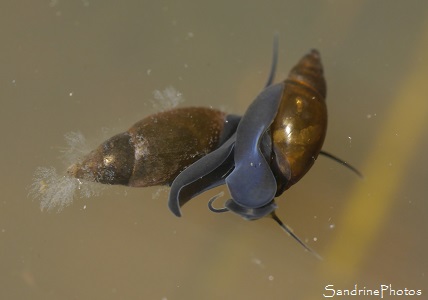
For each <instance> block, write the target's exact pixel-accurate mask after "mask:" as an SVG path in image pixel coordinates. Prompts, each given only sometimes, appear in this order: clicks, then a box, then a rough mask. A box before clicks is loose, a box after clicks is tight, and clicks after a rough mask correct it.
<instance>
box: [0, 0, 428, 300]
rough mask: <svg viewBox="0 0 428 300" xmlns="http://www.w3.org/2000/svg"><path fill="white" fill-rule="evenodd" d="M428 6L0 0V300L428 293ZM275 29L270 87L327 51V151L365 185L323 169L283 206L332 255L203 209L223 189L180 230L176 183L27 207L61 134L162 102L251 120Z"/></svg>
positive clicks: (196, 205) (52, 162) (54, 158)
mask: <svg viewBox="0 0 428 300" xmlns="http://www.w3.org/2000/svg"><path fill="white" fill-rule="evenodd" d="M427 12H428V3H427V2H425V1H399V2H394V3H393V2H392V1H376V2H374V1H314V3H312V4H309V3H308V2H305V3H304V2H302V1H293V2H290V1H283V0H281V1H270V2H264V3H262V2H257V1H251V2H248V1H245V2H244V1H241V2H240V3H239V2H235V3H231V2H230V1H211V2H209V3H204V4H202V3H201V2H200V1H186V2H185V3H179V2H177V1H132V0H130V1H121V2H120V3H119V2H118V1H91V0H82V1H61V0H57V1H54V0H52V1H23V2H19V3H18V2H15V1H3V2H2V3H1V4H0V32H1V35H0V36H1V38H2V41H1V44H2V46H1V49H2V50H1V51H0V53H1V55H0V66H1V70H0V80H1V83H0V84H1V88H0V99H1V103H2V109H1V112H0V114H1V118H0V120H1V125H2V126H1V127H0V128H1V137H2V150H1V154H0V157H1V169H2V172H1V183H2V192H3V193H2V197H1V202H0V298H1V299H168V300H171V299H219V298H221V299H261V298H265V299H323V293H324V294H327V295H330V294H331V291H326V290H325V286H326V285H334V287H335V288H338V289H353V288H354V285H355V284H358V287H359V288H361V289H363V288H364V287H366V289H380V286H381V284H384V285H389V284H391V285H392V288H393V289H396V290H404V289H405V288H407V289H414V290H422V293H423V294H422V296H420V297H416V296H414V297H410V299H412V298H417V299H424V298H426V297H427V296H426V295H427V294H428V289H427V288H426V287H427V286H428V279H427V278H428V259H427V255H426V253H428V239H427V228H428V218H427V213H428V201H427V196H426V193H427V188H426V178H427V177H428V168H427V167H428V163H427V159H426V153H427V152H428V138H427V136H428V135H427V130H426V128H428V124H427V123H428V122H427V120H428V101H427V100H428V99H427V98H428V96H427V95H428V84H427V83H426V81H427V78H428V55H427V53H428V39H427V37H428V32H427V30H428V13H427ZM275 31H279V32H280V61H279V66H278V69H279V73H278V75H277V81H279V80H280V79H282V78H284V77H285V76H286V74H287V73H288V71H289V69H290V67H291V66H292V65H294V64H295V62H296V61H297V60H298V59H299V58H300V57H301V56H302V55H303V54H304V53H305V52H307V51H308V50H309V49H310V48H317V49H319V50H320V52H321V55H322V59H323V63H324V67H325V72H326V77H327V83H328V106H329V131H328V134H327V139H326V142H325V147H324V149H325V150H328V151H331V152H333V153H335V154H336V155H338V156H340V157H342V158H345V159H346V160H348V161H349V162H351V163H353V164H354V165H356V166H358V167H359V168H360V169H361V171H362V172H363V173H364V174H365V179H364V180H359V179H358V178H357V177H356V176H354V175H353V174H352V173H350V172H349V171H347V170H346V169H344V168H343V167H341V166H340V165H338V164H336V163H334V162H332V161H330V160H327V159H325V158H322V157H321V158H320V159H319V160H318V161H317V163H316V165H315V166H314V168H313V169H312V170H311V171H310V172H309V174H308V175H307V176H306V177H305V178H304V179H303V180H302V181H301V182H300V183H299V184H297V185H296V186H295V187H293V188H292V189H291V190H290V191H288V192H287V193H285V194H284V195H283V196H282V197H281V200H280V201H279V205H280V209H279V210H278V214H279V215H280V216H281V217H282V218H283V219H284V221H285V222H286V223H287V224H288V225H289V226H291V227H292V228H293V229H294V230H295V233H296V234H298V235H299V236H300V237H301V238H303V239H305V240H306V241H307V243H308V245H309V246H310V247H312V248H314V249H315V250H316V251H317V252H318V253H320V254H321V255H322V256H323V257H324V260H323V261H321V262H320V261H318V260H317V259H315V258H314V257H313V256H311V255H310V254H308V253H307V252H305V251H303V250H302V248H301V247H300V246H299V245H298V244H297V243H296V242H295V241H294V240H292V239H291V238H290V237H288V236H287V235H285V234H284V233H283V232H282V231H281V230H280V229H279V228H278V226H277V225H276V224H274V223H273V222H272V221H270V220H268V219H266V220H260V221H256V222H246V221H244V220H241V219H240V218H238V217H236V216H234V215H232V214H219V215H217V214H213V213H211V212H209V211H208V209H207V207H206V200H207V199H209V198H210V197H211V196H212V195H214V194H216V193H218V192H219V191H221V190H223V189H222V188H219V189H216V190H215V191H212V192H210V193H207V194H206V195H203V196H200V197H199V198H198V199H199V201H198V199H195V200H193V201H192V202H190V203H189V204H188V205H186V207H185V208H184V209H183V217H182V218H180V219H179V218H176V217H175V216H173V215H172V214H171V213H170V212H169V211H168V209H167V205H166V202H167V195H168V190H167V189H162V190H159V189H158V188H146V189H131V188H124V187H109V188H108V189H106V190H105V191H104V192H103V195H102V196H100V197H93V198H89V199H86V198H83V199H76V200H75V201H74V202H73V203H72V205H71V206H69V207H67V208H65V209H64V210H63V211H62V212H61V213H55V212H41V211H40V203H38V202H37V201H32V200H31V199H30V198H28V197H27V193H28V189H27V187H28V186H29V185H30V184H31V182H32V176H33V173H34V171H35V169H36V168H37V167H39V166H53V167H55V168H56V169H57V170H58V171H63V170H64V169H65V167H66V164H65V163H64V160H65V159H61V158H60V157H59V156H60V150H61V147H65V146H66V143H65V141H64V135H65V134H66V133H68V132H70V131H80V132H82V133H83V134H84V135H85V136H86V138H87V140H88V143H90V144H93V145H96V144H97V143H99V142H100V141H101V140H102V139H103V133H102V132H103V128H108V130H107V131H108V132H109V133H108V134H107V135H113V134H115V133H118V132H120V131H123V130H125V129H127V128H128V127H129V126H130V125H132V124H133V123H134V122H136V121H138V120H139V119H141V118H143V117H144V116H147V115H148V114H150V113H153V112H154V111H156V109H155V108H153V104H152V102H151V99H154V97H153V94H152V93H153V91H154V90H162V89H164V88H165V87H168V86H174V87H175V88H176V89H178V90H179V91H181V92H182V93H183V95H184V97H185V99H186V101H185V103H183V104H181V105H182V106H184V105H186V106H192V105H193V106H194V105H205V106H209V105H211V106H214V107H216V108H223V109H225V110H226V111H228V112H233V113H242V112H243V111H244V110H245V108H246V107H247V106H248V104H249V103H251V101H252V100H253V98H254V97H255V96H256V95H257V94H258V92H259V91H260V89H261V88H262V86H263V84H264V83H265V80H266V77H267V73H268V70H269V67H270V58H271V47H272V37H273V33H274V32H275ZM387 293H389V291H387ZM388 295H389V294H388ZM336 298H337V297H336ZM354 298H355V297H354ZM367 298H369V297H367ZM396 298H398V297H394V299H396ZM359 299H364V297H362V296H360V298H359Z"/></svg>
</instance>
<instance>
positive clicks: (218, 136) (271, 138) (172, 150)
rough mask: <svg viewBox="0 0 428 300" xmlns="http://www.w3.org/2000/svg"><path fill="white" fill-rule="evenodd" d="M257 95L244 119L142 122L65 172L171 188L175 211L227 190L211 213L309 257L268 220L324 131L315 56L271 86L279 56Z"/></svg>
mask: <svg viewBox="0 0 428 300" xmlns="http://www.w3.org/2000/svg"><path fill="white" fill-rule="evenodd" d="M273 53H274V54H273V62H272V67H271V71H270V75H269V79H268V81H267V83H266V87H265V88H264V90H263V91H262V92H261V93H260V94H259V95H258V96H257V97H256V99H255V100H254V101H253V102H252V104H251V105H250V106H249V108H248V109H247V111H246V112H245V114H244V115H243V116H242V117H241V116H237V115H227V114H225V113H224V112H221V111H218V110H215V109H209V108H203V107H189V108H176V109H172V110H169V111H165V112H160V113H157V114H154V115H151V116H148V117H146V118H145V119H143V120H141V121H140V122H138V123H136V124H134V125H133V126H132V127H131V128H130V129H129V130H128V131H126V132H124V133H121V134H118V135H116V136H114V137H112V138H110V139H109V140H107V141H105V142H104V143H103V144H101V145H100V146H99V147H98V148H97V149H95V150H94V151H92V152H91V153H89V154H88V155H87V156H86V157H84V158H83V159H82V161H80V162H79V163H76V164H74V165H72V166H70V167H69V169H68V173H69V174H70V175H71V176H73V177H76V178H79V179H86V180H91V181H96V182H100V183H106V184H122V185H127V186H132V187H146V186H154V185H169V186H171V190H170V194H169V201H168V206H169V208H170V210H171V211H172V212H173V213H174V214H175V215H176V216H181V211H180V208H181V207H182V206H183V205H184V204H185V203H187V202H188V201H189V200H191V199H192V198H194V197H195V196H197V195H199V194H201V193H203V192H205V191H207V190H209V189H212V188H214V187H217V186H220V185H223V184H226V185H227V187H228V189H229V192H230V195H231V199H229V200H227V201H226V202H225V207H224V208H222V209H216V208H214V207H213V205H212V203H213V202H214V201H215V200H216V199H217V196H216V197H214V198H212V199H211V200H210V201H209V202H208V207H209V209H210V210H211V211H213V212H225V211H231V212H234V213H236V214H238V215H240V216H241V217H243V218H245V219H247V220H255V219H259V218H262V217H265V216H269V217H271V218H272V219H274V220H275V221H276V222H277V223H278V224H279V225H280V226H281V228H283V229H284V230H285V231H286V232H288V233H289V234H290V235H292V236H293V237H294V238H295V239H296V240H297V241H298V242H299V243H300V244H301V245H303V247H305V248H306V249H307V250H309V251H311V252H312V250H310V249H309V248H308V247H307V246H306V245H305V244H304V243H303V242H302V241H301V240H300V239H299V238H298V237H297V236H296V235H294V234H293V233H292V232H291V230H290V229H289V228H288V227H286V225H285V224H283V222H282V221H281V220H280V219H279V218H278V217H277V215H276V214H275V209H276V208H277V206H276V204H275V201H274V199H275V197H278V196H280V195H281V194H282V193H283V192H284V191H285V190H287V189H288V188H290V187H291V186H292V185H294V184H295V183H297V182H298V181H299V180H300V179H301V178H302V177H303V176H304V175H305V174H306V173H307V172H308V171H309V169H310V168H311V167H312V165H313V164H314V162H315V160H316V158H317V157H318V155H319V154H322V155H325V156H327V157H329V158H332V159H333V160H335V161H337V162H339V163H342V164H343V165H345V166H346V167H348V168H349V169H351V170H352V171H353V172H355V173H356V174H358V175H359V176H361V174H360V173H359V172H358V171H357V170H356V169H355V168H354V167H352V166H351V165H349V164H347V163H346V162H344V161H343V160H341V159H339V158H337V157H335V156H334V155H332V154H330V153H327V152H324V151H322V150H321V148H322V145H323V142H324V138H325V135H326V130H327V108H326V103H325V98H326V82H325V79H324V76H323V67H322V64H321V60H320V55H319V53H318V51H316V50H312V51H310V52H309V53H308V54H306V55H305V56H304V57H303V58H302V59H301V60H300V61H299V62H298V63H297V65H296V66H295V67H294V68H293V69H292V70H291V72H290V73H289V75H288V78H287V79H286V80H284V81H282V82H280V83H277V84H272V82H273V79H274V76H275V69H276V64H277V57H278V39H277V38H275V42H274V51H273Z"/></svg>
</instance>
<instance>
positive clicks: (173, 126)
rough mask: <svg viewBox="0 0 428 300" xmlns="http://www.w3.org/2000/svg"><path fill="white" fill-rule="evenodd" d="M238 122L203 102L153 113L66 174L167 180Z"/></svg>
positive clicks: (132, 182)
mask: <svg viewBox="0 0 428 300" xmlns="http://www.w3.org/2000/svg"><path fill="white" fill-rule="evenodd" d="M232 121H233V120H232ZM236 125H237V124H236V122H235V123H234V122H228V117H227V116H226V114H225V113H224V112H221V111H219V110H215V109H210V108H203V107H189V108H177V109H172V110H169V111H165V112H160V113H157V114H153V115H150V116H148V117H146V118H144V119H142V120H141V121H139V122H137V123H135V124H134V125H133V126H132V127H131V128H129V130H127V131H126V132H123V133H120V134H117V135H115V136H113V137H112V138H110V139H108V140H107V141H105V142H104V143H102V144H101V145H100V146H99V147H98V148H96V149H95V150H93V151H92V152H91V153H89V154H88V155H87V156H86V157H84V158H83V159H82V161H80V162H78V163H76V164H74V165H72V166H70V167H69V169H68V174H69V175H71V176H73V177H76V178H80V179H85V180H91V181H96V182H100V183H105V184H121V185H127V186H132V187H146V186H155V185H169V184H170V183H171V182H172V181H173V180H174V179H175V178H176V177H177V175H178V174H179V173H180V172H181V171H182V170H183V169H184V168H186V167H187V166H189V165H191V164H192V163H193V162H195V161H197V160H198V159H199V158H201V157H202V156H204V155H206V154H207V153H209V152H211V151H213V150H214V149H215V148H216V147H217V146H218V144H219V142H220V141H221V140H224V139H227V138H228V137H229V136H230V134H231V132H233V131H234V130H235V127H236Z"/></svg>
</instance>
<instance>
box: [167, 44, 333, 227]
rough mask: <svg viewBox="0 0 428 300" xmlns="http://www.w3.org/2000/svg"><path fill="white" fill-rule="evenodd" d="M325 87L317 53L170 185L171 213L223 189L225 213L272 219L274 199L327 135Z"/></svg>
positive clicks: (268, 92) (310, 160) (261, 97)
mask: <svg viewBox="0 0 428 300" xmlns="http://www.w3.org/2000/svg"><path fill="white" fill-rule="evenodd" d="M325 96H326V83H325V80H324V77H323V69H322V65H321V61H320V56H319V53H318V52H317V51H316V50H312V51H311V52H310V53H309V54H307V55H305V56H304V57H303V58H302V59H301V60H300V62H299V63H298V64H297V65H296V66H295V67H294V68H293V69H292V70H291V72H290V74H289V76H288V78H287V79H286V80H285V81H283V82H281V83H278V84H274V85H269V86H267V87H266V88H265V89H264V90H263V91H262V92H261V93H260V94H259V95H258V96H257V97H256V99H255V100H254V101H253V103H252V104H251V105H250V107H249V108H248V110H247V111H246V112H245V114H244V116H243V117H242V119H241V121H240V122H239V125H238V127H237V130H236V133H235V134H234V135H232V136H231V137H230V138H229V140H228V141H226V142H225V143H224V144H223V145H221V146H220V147H219V148H218V149H216V150H214V151H213V152H211V153H209V154H207V155H206V156H204V157H202V158H201V159H199V160H198V161H196V162H195V163H193V164H192V165H190V166H189V167H188V168H187V169H185V170H184V171H183V172H181V173H180V174H179V175H178V176H177V178H176V179H175V180H174V181H173V183H172V186H171V192H170V197H169V208H170V209H171V210H172V212H173V213H174V214H175V215H177V216H180V207H181V206H182V205H183V204H184V203H186V202H187V201H189V200H190V199H191V198H193V197H194V196H196V195H197V194H200V193H201V192H203V191H206V190H208V189H211V188H213V187H215V186H218V185H221V184H226V185H227V187H228V189H229V191H230V195H231V199H230V200H228V201H227V202H226V208H227V209H228V210H230V211H233V212H235V213H237V214H239V215H241V216H242V217H244V218H246V219H258V218H261V217H264V216H266V215H269V214H271V213H272V212H273V211H274V210H275V208H276V205H275V203H274V198H275V197H277V196H279V195H281V194H282V193H283V192H284V191H285V190H286V189H288V188H289V187H290V186H292V185H293V184H295V183H296V182H298V181H299V179H300V178H302V177H303V175H305V174H306V172H307V171H308V170H309V169H310V168H311V166H312V165H313V163H314V161H315V159H316V158H317V156H318V154H319V153H320V151H321V147H322V144H323V142H324V138H325V133H326V130H327V109H326V104H325Z"/></svg>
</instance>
